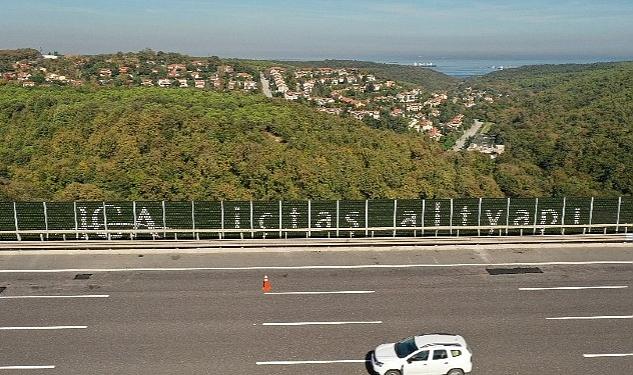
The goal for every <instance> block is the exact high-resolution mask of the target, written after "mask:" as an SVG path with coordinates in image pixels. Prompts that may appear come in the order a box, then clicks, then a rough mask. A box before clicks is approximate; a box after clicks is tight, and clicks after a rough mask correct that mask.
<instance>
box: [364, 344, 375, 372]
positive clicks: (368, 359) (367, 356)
mask: <svg viewBox="0 0 633 375" xmlns="http://www.w3.org/2000/svg"><path fill="white" fill-rule="evenodd" d="M373 353H374V351H373V350H372V351H370V352H368V353H367V354H365V369H366V370H367V373H368V374H369V375H377V374H376V372H374V369H373V368H372V367H371V355H372V354H373Z"/></svg>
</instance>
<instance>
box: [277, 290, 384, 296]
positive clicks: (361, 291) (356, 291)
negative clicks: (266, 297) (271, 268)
mask: <svg viewBox="0 0 633 375" xmlns="http://www.w3.org/2000/svg"><path fill="white" fill-rule="evenodd" d="M375 292H376V291H375V290H342V291H338V292H277V293H264V294H272V295H284V294H368V293H375Z"/></svg>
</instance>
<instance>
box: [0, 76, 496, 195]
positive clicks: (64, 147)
mask: <svg viewBox="0 0 633 375" xmlns="http://www.w3.org/2000/svg"><path fill="white" fill-rule="evenodd" d="M0 140H1V141H2V142H0V197H2V199H16V200H40V199H46V200H74V199H87V200H94V199H108V200H117V199H123V200H128V199H167V200H184V199H196V200H204V199H211V200H216V199H232V200H236V199H237V200H239V199H258V200H267V199H308V198H311V199H336V198H346V199H363V198H396V197H397V198H416V197H447V196H463V195H471V194H472V195H486V196H498V195H500V194H501V192H500V190H499V188H498V187H497V186H496V184H495V183H494V178H493V169H494V168H493V163H492V162H491V161H490V160H489V159H487V158H486V157H483V156H479V155H475V156H473V157H470V156H468V157H467V156H463V157H462V156H457V155H456V154H450V153H445V152H444V151H442V149H441V147H440V146H439V145H437V144H436V143H434V142H431V141H428V140H426V139H424V138H423V137H419V136H415V135H413V134H396V133H394V132H393V131H390V130H377V129H372V128H370V127H368V126H367V125H365V124H363V123H361V122H359V121H356V120H352V119H348V118H338V117H336V116H331V115H327V114H321V113H319V112H316V111H314V110H313V109H311V108H309V107H307V106H304V105H301V104H297V103H289V102H287V101H284V100H269V99H267V98H265V97H263V96H260V95H249V94H237V93H235V94H228V93H217V92H205V91H194V90H172V89H160V88H152V89H147V88H136V89H130V88H120V89H116V88H89V87H84V88H62V87H50V88H37V89H23V88H20V87H15V86H11V85H5V86H0ZM473 158H474V159H473Z"/></svg>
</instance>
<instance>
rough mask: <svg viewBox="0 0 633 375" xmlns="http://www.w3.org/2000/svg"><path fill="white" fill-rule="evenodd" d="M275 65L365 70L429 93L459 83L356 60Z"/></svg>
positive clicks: (443, 76) (414, 70)
mask: <svg viewBox="0 0 633 375" xmlns="http://www.w3.org/2000/svg"><path fill="white" fill-rule="evenodd" d="M275 63H277V64H280V65H284V66H294V67H298V68H308V67H313V68H321V67H330V68H357V69H363V71H366V72H368V73H371V74H375V75H376V76H377V77H380V78H382V79H390V80H394V81H401V82H406V83H410V84H413V85H418V86H421V87H422V88H424V89H425V90H428V91H436V90H440V91H441V90H449V89H452V88H454V87H455V85H456V84H457V83H458V82H459V81H458V80H457V79H456V78H453V77H450V76H447V75H446V74H443V73H440V72H436V71H435V70H432V69H428V68H423V67H419V66H409V65H397V64H381V63H374V62H369V61H356V60H323V61H276V62H275Z"/></svg>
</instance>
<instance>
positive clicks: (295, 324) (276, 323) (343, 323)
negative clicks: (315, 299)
mask: <svg viewBox="0 0 633 375" xmlns="http://www.w3.org/2000/svg"><path fill="white" fill-rule="evenodd" d="M345 324H382V321H380V320H377V321H371V322H291V323H281V322H279V323H278V322H273V323H262V325H263V326H317V325H345Z"/></svg>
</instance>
